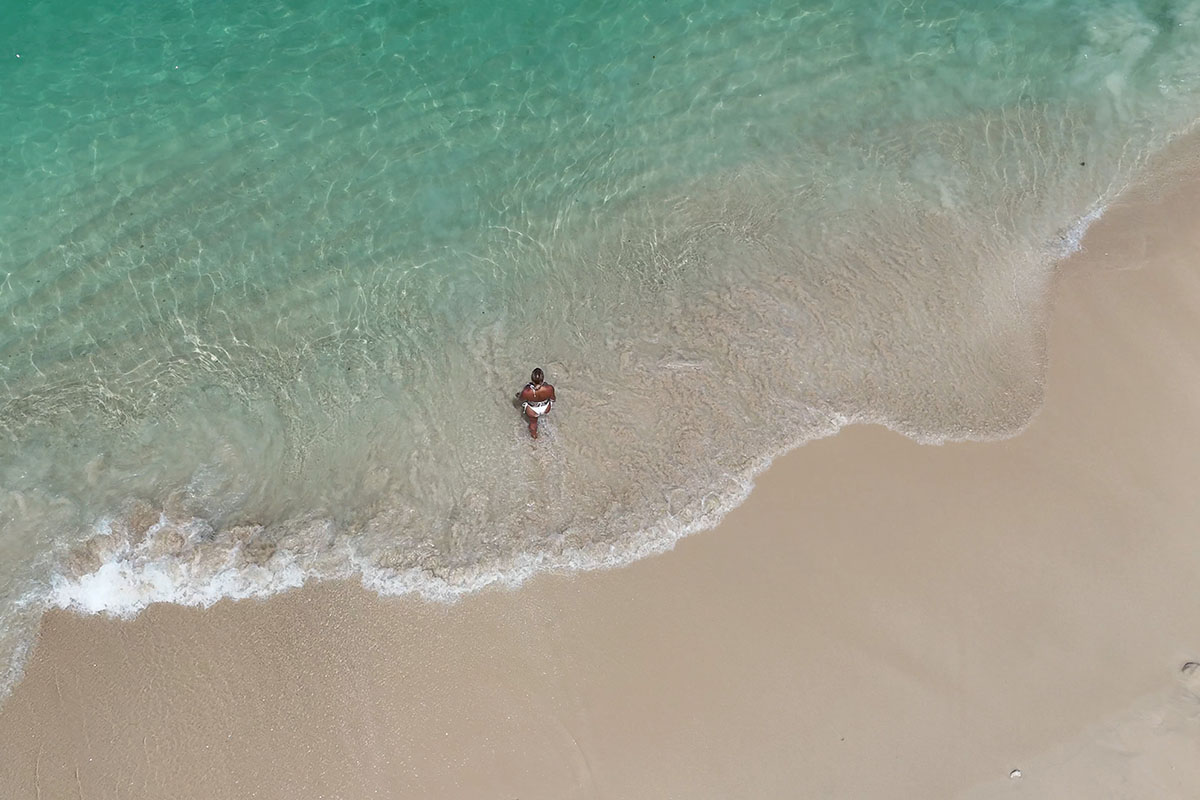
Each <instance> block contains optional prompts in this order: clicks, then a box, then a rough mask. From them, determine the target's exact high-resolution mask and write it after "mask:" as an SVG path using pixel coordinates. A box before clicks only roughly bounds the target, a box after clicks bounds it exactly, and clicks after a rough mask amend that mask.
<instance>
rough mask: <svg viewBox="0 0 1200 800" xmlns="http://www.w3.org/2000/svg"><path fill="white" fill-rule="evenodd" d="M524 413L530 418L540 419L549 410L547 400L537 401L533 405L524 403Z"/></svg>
mask: <svg viewBox="0 0 1200 800" xmlns="http://www.w3.org/2000/svg"><path fill="white" fill-rule="evenodd" d="M523 407H524V409H525V413H526V414H529V415H530V416H534V417H540V416H542V415H543V414H545V413H546V412H547V411H549V410H550V401H549V400H538V401H537V402H535V403H524V404H523Z"/></svg>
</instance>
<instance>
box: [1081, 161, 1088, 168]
mask: <svg viewBox="0 0 1200 800" xmlns="http://www.w3.org/2000/svg"><path fill="white" fill-rule="evenodd" d="M1079 166H1081V167H1086V166H1087V162H1086V161H1080V162H1079Z"/></svg>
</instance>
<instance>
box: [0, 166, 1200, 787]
mask: <svg viewBox="0 0 1200 800" xmlns="http://www.w3.org/2000/svg"><path fill="white" fill-rule="evenodd" d="M1197 174H1200V173H1198V172H1197V171H1195V170H1192V169H1190V168H1189V170H1188V175H1189V180H1186V181H1184V182H1183V184H1182V185H1181V186H1177V187H1176V188H1174V189H1171V190H1169V191H1164V194H1163V196H1162V198H1161V199H1158V200H1155V199H1153V198H1147V197H1140V198H1137V197H1135V198H1131V199H1130V200H1129V201H1128V202H1127V203H1126V204H1124V205H1123V207H1121V208H1117V209H1114V210H1113V211H1111V212H1110V213H1109V214H1108V216H1106V217H1105V219H1104V220H1103V221H1102V222H1101V223H1100V224H1099V225H1098V226H1097V227H1096V228H1095V230H1093V231H1092V232H1091V233H1090V234H1089V237H1088V240H1087V252H1086V253H1085V254H1083V255H1081V256H1080V257H1078V258H1076V259H1074V260H1073V262H1072V263H1071V264H1069V265H1067V267H1066V269H1065V271H1064V277H1063V278H1062V280H1061V281H1060V285H1059V287H1058V294H1057V304H1056V308H1055V311H1054V315H1053V326H1052V330H1051V337H1050V347H1051V351H1050V359H1051V361H1050V369H1049V375H1048V391H1047V401H1046V406H1045V409H1044V410H1043V412H1042V413H1041V414H1040V415H1039V417H1038V418H1037V419H1036V420H1035V421H1034V422H1033V424H1032V425H1031V426H1030V427H1029V429H1028V430H1027V431H1026V432H1024V433H1023V434H1021V435H1020V436H1018V437H1016V438H1014V439H1011V440H1009V441H1005V442H994V443H984V444H961V445H950V446H945V447H923V446H918V445H916V444H914V443H912V442H910V441H908V440H906V439H903V438H901V437H899V436H897V435H894V434H891V433H889V432H887V431H884V430H881V429H874V428H858V429H852V430H848V431H845V432H843V433H842V434H841V435H839V436H837V437H834V438H833V439H830V440H826V441H822V442H817V443H813V444H811V445H809V446H806V447H803V448H801V449H800V450H798V451H796V452H794V453H792V454H791V455H789V456H787V457H786V458H783V459H781V460H780V461H779V462H778V463H777V464H776V465H775V466H773V467H772V468H771V469H770V470H769V471H768V472H767V473H766V474H765V475H764V476H762V478H761V479H760V481H759V486H758V488H757V489H756V490H755V492H754V493H753V495H752V496H751V498H750V499H749V501H748V502H747V503H746V504H745V505H744V506H742V507H741V508H739V509H737V510H736V511H735V512H733V513H732V514H730V515H729V517H728V518H727V520H726V521H725V522H724V523H723V524H722V525H721V526H720V527H719V528H718V529H716V530H714V531H710V532H707V533H704V534H701V535H698V536H694V537H692V538H690V539H688V540H686V541H684V542H682V543H681V544H680V545H679V547H678V548H677V550H676V551H675V552H673V553H670V554H667V555H664V556H660V557H656V558H652V559H648V560H646V561H642V562H640V563H637V564H634V565H632V566H630V567H628V568H625V569H621V570H614V571H610V572H600V573H590V574H583V575H572V576H543V577H541V578H538V579H536V580H533V581H531V582H530V583H528V584H527V585H526V586H524V587H523V588H521V589H519V590H516V591H502V590H496V591H488V592H484V593H482V594H479V595H477V596H473V597H470V598H468V599H466V600H465V601H463V602H461V603H459V604H458V605H455V606H452V607H439V606H431V605H427V604H423V603H420V602H416V601H412V600H394V599H393V600H387V599H379V598H377V597H374V596H372V595H370V594H368V593H367V592H364V591H363V590H361V589H358V588H355V587H353V586H349V585H323V586H315V587H309V588H306V589H304V590H301V591H297V592H293V593H291V594H288V595H285V596H281V597H277V598H275V599H273V600H271V601H269V602H243V603H222V604H220V605H218V606H217V607H215V608H213V609H210V610H207V611H197V610H191V609H183V608H177V607H155V608H152V609H151V610H150V611H148V612H147V613H145V614H143V615H142V616H141V617H140V618H138V619H137V620H135V621H133V622H116V621H110V620H104V619H97V618H80V617H76V616H74V615H71V614H67V613H53V614H50V615H48V616H47V617H46V618H45V620H44V623H43V626H42V632H41V639H40V642H39V644H38V646H37V648H36V650H35V652H34V654H33V657H32V660H31V663H30V665H29V669H28V673H27V675H26V678H25V680H24V681H23V682H22V683H21V684H20V686H19V687H18V688H17V690H16V692H15V694H14V695H13V696H12V697H11V698H10V700H9V701H8V702H7V703H6V705H5V706H4V707H3V709H0V796H3V797H6V798H7V797H12V798H47V800H49V799H50V798H72V797H84V798H118V797H121V798H206V799H209V798H243V797H256V798H288V799H289V800H293V799H295V798H318V797H329V798H332V797H340V798H367V797H379V798H393V797H447V798H459V797H462V798H503V799H504V800H512V799H513V798H521V800H535V798H555V799H558V798H575V797H598V798H621V799H622V800H623V799H625V798H655V799H656V800H657V799H659V798H825V797H829V798H939V797H953V796H966V797H972V798H992V797H1025V798H1031V797H1038V798H1072V797H1079V798H1084V797H1086V798H1095V797H1130V798H1171V797H1179V798H1183V797H1197V796H1200V686H1197V685H1196V680H1195V675H1194V674H1193V675H1192V676H1184V675H1183V674H1182V673H1181V672H1180V667H1181V666H1182V665H1183V664H1184V663H1185V662H1186V661H1188V660H1189V659H1194V658H1195V659H1200V491H1198V478H1200V448H1198V447H1197V444H1198V443H1200V264H1198V263H1197V261H1200V259H1197V258H1196V256H1195V254H1196V253H1197V252H1200V250H1198V248H1200V226H1197V225H1196V224H1195V220H1196V218H1197V217H1198V216H1200V181H1196V180H1193V179H1192V178H1194V177H1195V176H1196V175H1197ZM1134 266H1140V267H1142V268H1141V269H1137V270H1133V269H1127V268H1128V267H1134ZM1189 680H1190V681H1191V686H1190V687H1189V685H1188V681H1189ZM1013 769H1021V770H1022V773H1023V775H1022V777H1021V778H1019V779H1014V778H1010V777H1009V773H1010V771H1011V770H1013Z"/></svg>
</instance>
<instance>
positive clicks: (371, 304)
mask: <svg viewBox="0 0 1200 800" xmlns="http://www.w3.org/2000/svg"><path fill="white" fill-rule="evenodd" d="M503 5H506V6H508V7H507V8H504V9H497V8H496V7H495V4H490V3H486V4H485V3H472V4H466V3H462V2H459V3H439V2H416V3H403V4H395V3H386V2H365V3H361V4H358V5H356V6H354V7H352V8H351V7H341V6H337V7H330V6H329V4H324V3H308V2H288V3H266V2H253V3H245V2H239V3H202V4H201V3H183V2H173V1H172V0H167V1H166V2H162V3H157V4H151V5H149V6H147V7H144V8H138V9H137V10H136V11H130V10H129V8H128V4H117V3H113V2H109V1H108V0H104V1H102V2H94V3H89V4H82V3H74V2H65V0H52V1H51V2H43V3H39V4H36V5H34V6H32V7H23V8H21V9H16V10H12V11H10V13H9V14H8V15H7V17H8V20H10V22H9V24H8V25H6V26H5V29H4V30H3V31H2V32H0V198H2V199H0V431H2V433H3V438H2V441H0V606H2V608H0V620H2V621H3V622H2V624H3V633H2V634H0V638H3V643H2V649H3V651H4V657H5V658H7V659H8V660H9V661H10V662H11V663H13V664H14V665H15V664H16V663H17V661H18V660H19V658H18V656H19V652H20V650H21V647H22V644H23V643H24V642H26V641H27V640H28V634H29V631H30V630H31V627H30V626H31V625H32V621H33V620H35V619H36V616H37V615H38V614H39V613H40V612H41V610H42V609H43V608H45V607H46V606H47V605H63V606H74V607H77V608H81V609H86V610H92V611H107V612H110V613H122V614H124V613H132V612H135V611H136V610H138V609H140V608H141V607H144V606H145V605H146V604H147V603H149V602H153V601H156V600H174V601H177V602H191V603H210V602H213V601H215V600H216V599H219V598H220V597H222V596H246V595H250V594H256V593H262V592H270V591H276V590H279V589H281V588H285V587H287V586H293V585H297V584H298V583H300V582H302V581H303V580H305V579H306V578H308V577H313V576H347V575H359V576H361V577H362V579H363V580H364V582H366V583H367V584H368V585H369V586H372V587H375V588H377V589H378V590H380V591H384V592H399V591H420V592H423V593H425V594H428V595H432V596H440V597H446V596H452V595H454V594H456V593H459V592H462V591H468V590H471V589H473V588H476V587H478V586H481V585H484V584H486V583H488V582H492V581H496V580H501V581H516V580H519V579H521V578H523V577H524V576H526V575H528V574H529V573H530V572H532V571H535V570H537V569H545V568H564V567H566V568H584V567H592V566H601V565H610V564H620V563H625V562H627V561H629V560H631V559H633V558H637V557H639V556H641V555H645V554H647V553H651V552H657V551H660V550H662V549H664V548H666V547H669V546H670V544H671V543H672V542H673V541H674V540H675V539H676V538H678V537H679V536H680V535H683V534H685V533H687V532H689V531H692V530H696V529H699V528H703V527H706V526H708V525H711V524H713V523H714V522H715V520H716V519H717V518H719V516H720V515H721V514H722V513H724V512H725V511H726V510H727V509H728V508H729V507H730V506H731V505H732V504H735V503H736V502H738V501H739V500H740V499H741V498H742V497H743V496H744V494H745V492H746V490H747V487H748V485H749V481H750V480H751V478H752V477H753V475H754V473H755V472H756V471H757V470H759V469H761V468H762V466H763V465H764V464H765V463H766V462H767V461H768V460H769V459H770V458H771V457H773V456H774V455H776V454H778V453H779V452H781V451H782V450H785V449H787V448H789V447H793V446H795V445H797V444H800V443H802V442H804V441H806V440H809V439H811V438H814V437H817V436H823V435H827V434H829V433H831V432H832V431H834V430H836V429H837V428H838V427H840V426H841V425H843V424H845V423H846V422H848V421H853V420H873V421H879V422H884V423H886V424H888V425H890V426H892V427H893V428H895V429H897V430H900V431H903V432H905V433H907V434H909V435H911V436H914V437H916V438H919V439H921V440H924V441H933V442H936V441H943V440H945V439H959V438H988V437H995V436H1003V435H1008V434H1011V433H1012V432H1014V431H1016V430H1018V429H1019V428H1020V427H1021V426H1022V425H1023V424H1024V423H1025V422H1026V421H1027V420H1028V418H1029V417H1030V415H1031V414H1032V413H1033V412H1034V411H1035V410H1036V408H1037V406H1038V403H1039V401H1040V391H1041V390H1040V381H1041V371H1042V360H1043V349H1042V330H1041V326H1042V322H1043V318H1042V311H1043V305H1044V301H1045V296H1046V290H1047V285H1048V279H1049V277H1050V275H1051V272H1052V268H1053V262H1054V260H1055V259H1056V258H1058V257H1060V256H1061V255H1062V254H1063V253H1065V252H1067V251H1068V250H1069V249H1070V247H1071V246H1072V243H1073V242H1074V241H1076V239H1077V236H1078V235H1079V233H1080V231H1081V230H1082V226H1083V225H1084V224H1085V223H1086V221H1087V220H1089V219H1092V218H1094V216H1095V215H1096V214H1097V213H1099V211H1100V210H1102V208H1103V207H1104V205H1105V204H1106V203H1107V202H1108V201H1109V200H1110V199H1111V198H1112V197H1113V196H1114V194H1115V193H1116V192H1118V191H1119V190H1120V189H1121V188H1122V187H1123V186H1125V185H1126V184H1127V183H1128V182H1129V181H1130V180H1132V179H1134V178H1136V176H1137V174H1138V170H1139V169H1140V168H1141V167H1142V165H1143V164H1144V163H1145V161H1146V159H1147V158H1148V157H1149V156H1150V155H1152V154H1153V153H1154V152H1155V151H1156V150H1158V149H1160V148H1161V147H1162V146H1163V144H1164V143H1165V142H1166V141H1167V140H1168V139H1169V138H1170V137H1171V136H1172V135H1175V134H1177V133H1180V132H1182V131H1184V130H1186V129H1188V128H1189V127H1190V126H1191V125H1192V124H1193V122H1194V121H1195V120H1196V118H1197V111H1198V109H1200V93H1198V90H1200V3H1198V2H1149V0H1143V2H1131V1H1129V2H1065V1H1064V0H1036V1H1033V0H1025V1H1023V2H1008V3H999V4H994V5H993V6H992V7H990V8H986V9H979V10H964V9H963V8H961V5H962V4H960V3H951V2H940V3H939V2H926V3H923V4H909V3H886V4H878V3H864V2H836V3H822V4H817V3H782V2H766V3H763V2H755V3H721V4H712V3H705V2H699V1H695V2H671V3H664V2H653V3H650V2H648V3H641V4H636V5H634V4H630V3H628V2H626V3H620V4H618V3H612V2H607V3H606V2H595V0H590V1H589V2H586V3H585V2H558V3H536V2H520V3H508V4H503ZM335 6H336V4H335ZM533 366H542V367H544V368H545V369H546V370H547V373H548V379H549V380H550V381H551V382H553V383H555V384H556V385H557V387H558V392H559V396H560V403H559V405H558V407H557V408H556V410H555V412H554V413H553V414H552V415H551V416H550V417H549V418H548V421H547V423H546V424H545V426H544V431H545V434H544V435H543V437H542V438H541V439H540V440H539V441H538V442H536V443H534V442H531V441H530V440H529V439H528V436H527V434H526V433H525V431H524V429H523V426H522V425H521V422H520V418H519V414H518V412H517V410H516V409H515V408H514V406H513V404H512V394H513V392H515V391H516V390H517V389H518V388H519V387H520V385H521V384H522V383H523V382H524V381H525V380H526V378H527V375H528V372H529V370H530V369H531V368H532V367H533ZM814 535H819V532H814ZM14 674H15V673H14Z"/></svg>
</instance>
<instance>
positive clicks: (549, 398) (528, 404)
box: [517, 367, 554, 439]
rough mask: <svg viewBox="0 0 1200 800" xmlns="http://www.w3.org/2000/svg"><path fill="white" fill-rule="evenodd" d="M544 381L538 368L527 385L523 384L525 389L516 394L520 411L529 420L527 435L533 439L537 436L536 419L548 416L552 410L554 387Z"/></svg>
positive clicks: (543, 376)
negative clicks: (519, 402)
mask: <svg viewBox="0 0 1200 800" xmlns="http://www.w3.org/2000/svg"><path fill="white" fill-rule="evenodd" d="M544 380H545V375H544V374H543V373H542V370H541V368H540V367H539V368H537V369H535V370H534V371H533V374H531V375H530V376H529V383H527V384H525V388H523V389H521V391H519V392H517V399H518V400H520V401H521V410H522V411H523V412H525V418H526V419H527V420H529V435H530V436H532V437H533V438H535V439H536V438H537V435H538V417H541V416H545V415H546V414H549V413H550V409H552V408H554V387H553V386H551V385H550V384H548V383H545V382H544Z"/></svg>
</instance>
